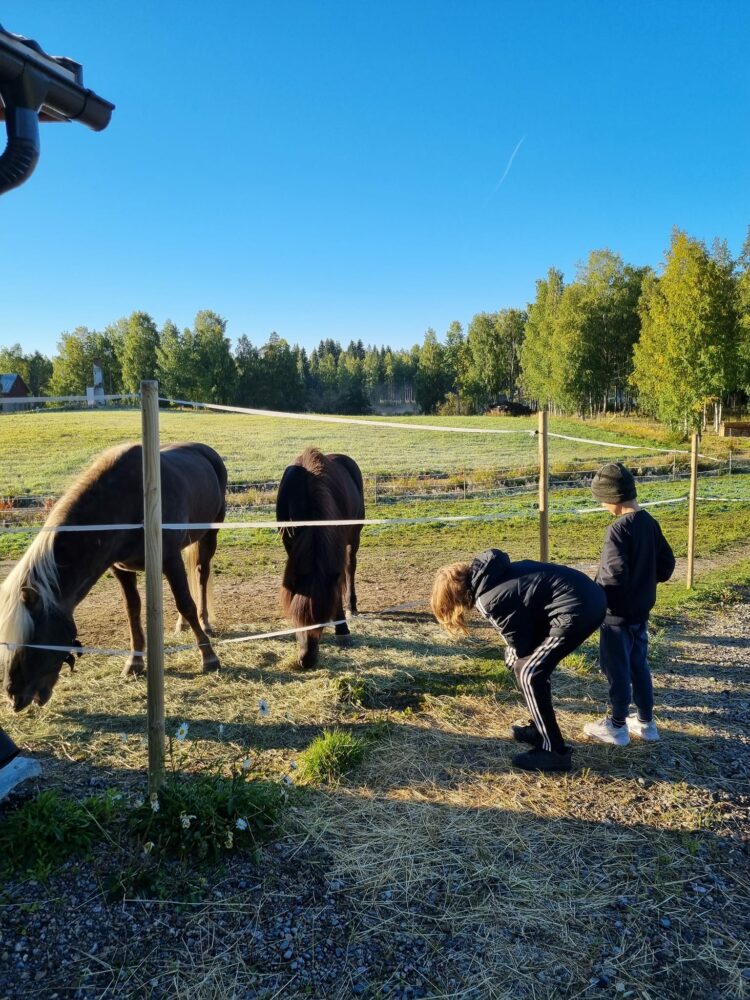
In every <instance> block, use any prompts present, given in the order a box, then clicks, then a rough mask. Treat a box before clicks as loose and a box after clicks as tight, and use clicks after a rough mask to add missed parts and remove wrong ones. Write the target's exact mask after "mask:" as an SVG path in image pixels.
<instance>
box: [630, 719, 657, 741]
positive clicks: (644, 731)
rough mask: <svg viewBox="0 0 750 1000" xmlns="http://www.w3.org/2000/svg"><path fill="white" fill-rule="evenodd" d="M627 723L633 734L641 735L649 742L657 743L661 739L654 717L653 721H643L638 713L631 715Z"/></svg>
mask: <svg viewBox="0 0 750 1000" xmlns="http://www.w3.org/2000/svg"><path fill="white" fill-rule="evenodd" d="M627 723H628V732H629V733H630V734H631V736H640V738H641V739H642V740H648V742H649V743H656V742H657V741H658V740H660V739H661V737H660V736H659V730H658V729H657V728H656V723H655V722H654V720H653V719H652V720H651V722H641V720H640V719H639V718H638V716H637V715H629V716H628V718H627Z"/></svg>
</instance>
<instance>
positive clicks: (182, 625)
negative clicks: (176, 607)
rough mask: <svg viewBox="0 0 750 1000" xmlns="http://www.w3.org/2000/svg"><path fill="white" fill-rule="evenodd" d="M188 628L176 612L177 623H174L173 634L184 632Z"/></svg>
mask: <svg viewBox="0 0 750 1000" xmlns="http://www.w3.org/2000/svg"><path fill="white" fill-rule="evenodd" d="M186 628H188V623H187V622H186V621H185V619H184V618H183V616H182V615H181V614H180V613H179V611H178V612H177V621H176V622H175V626H174V630H175V632H184V631H185V629H186Z"/></svg>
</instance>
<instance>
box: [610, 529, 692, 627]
mask: <svg viewBox="0 0 750 1000" xmlns="http://www.w3.org/2000/svg"><path fill="white" fill-rule="evenodd" d="M672 573H674V554H673V552H672V549H671V548H670V547H669V542H667V540H666V538H665V537H664V535H662V533H661V528H660V527H659V522H658V521H657V520H655V518H653V517H651V515H650V514H649V513H648V511H645V510H636V511H633V513H632V514H623V515H622V516H621V517H618V518H617V520H616V521H613V522H612V524H610V526H609V527H608V528H607V533H606V535H605V536H604V548H603V550H602V558H601V563H600V565H599V572H598V573H597V574H596V580H597V583H599V584H601V586H602V587H604V592H605V593H606V595H607V616H606V618H605V619H604V621H605V623H606V624H607V625H638V624H640V623H641V622H645V621H648V616H649V612H650V611H651V608H653V606H654V604H655V603H656V584H657V583H665V582H666V581H667V580H668V579H669V578H670V576H671V575H672Z"/></svg>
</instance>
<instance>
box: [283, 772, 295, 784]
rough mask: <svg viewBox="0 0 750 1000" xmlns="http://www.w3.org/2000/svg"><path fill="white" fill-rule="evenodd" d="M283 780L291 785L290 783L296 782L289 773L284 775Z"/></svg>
mask: <svg viewBox="0 0 750 1000" xmlns="http://www.w3.org/2000/svg"><path fill="white" fill-rule="evenodd" d="M281 780H282V781H283V783H284V784H285V785H287V786H289V785H293V784H294V782H293V781H292V779H291V778H290V777H289V775H288V774H285V775H284V777H283V778H282V779H281Z"/></svg>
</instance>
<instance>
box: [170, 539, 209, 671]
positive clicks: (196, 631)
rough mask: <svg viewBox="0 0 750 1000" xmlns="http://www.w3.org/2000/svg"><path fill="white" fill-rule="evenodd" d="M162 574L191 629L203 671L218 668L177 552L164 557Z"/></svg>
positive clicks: (183, 566)
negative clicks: (198, 650)
mask: <svg viewBox="0 0 750 1000" xmlns="http://www.w3.org/2000/svg"><path fill="white" fill-rule="evenodd" d="M164 575H165V576H166V578H167V580H168V581H169V586H170V587H171V588H172V594H173V595H174V601H175V604H176V605H177V610H178V611H179V612H180V614H181V615H182V617H183V618H184V619H185V621H186V622H187V623H188V625H189V626H190V628H191V629H192V630H193V635H194V636H195V640H196V642H197V643H198V648H199V649H200V654H201V659H202V660H203V670H204V672H208V671H209V670H218V669H219V666H220V663H219V657H218V656H217V655H216V653H215V652H214V651H213V647H212V646H211V643H210V641H209V638H208V636H207V635H206V633H205V632H204V631H203V629H202V628H201V624H200V621H199V620H198V609H197V608H196V606H195V601H194V600H193V598H192V596H191V594H190V587H189V586H188V578H187V573H186V571H185V564H184V563H183V561H182V556H181V555H180V553H179V552H177V553H172V554H170V555H167V556H165V557H164Z"/></svg>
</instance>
